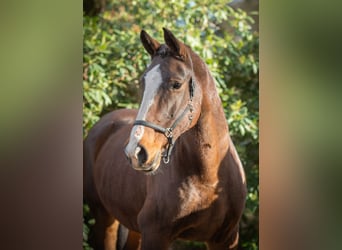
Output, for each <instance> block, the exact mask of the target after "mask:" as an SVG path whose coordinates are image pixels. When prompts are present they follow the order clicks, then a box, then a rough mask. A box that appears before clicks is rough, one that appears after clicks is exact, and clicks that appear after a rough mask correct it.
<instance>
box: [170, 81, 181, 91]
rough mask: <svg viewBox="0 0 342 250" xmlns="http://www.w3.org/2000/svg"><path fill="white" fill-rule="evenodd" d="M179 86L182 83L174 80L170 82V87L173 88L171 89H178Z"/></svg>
mask: <svg viewBox="0 0 342 250" xmlns="http://www.w3.org/2000/svg"><path fill="white" fill-rule="evenodd" d="M181 86H182V84H181V83H179V82H174V83H172V88H173V89H179V88H180V87H181Z"/></svg>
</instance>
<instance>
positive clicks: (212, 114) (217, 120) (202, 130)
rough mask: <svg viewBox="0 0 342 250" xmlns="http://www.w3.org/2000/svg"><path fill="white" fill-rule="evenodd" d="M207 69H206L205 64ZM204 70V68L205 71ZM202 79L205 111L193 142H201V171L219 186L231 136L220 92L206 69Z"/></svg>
mask: <svg viewBox="0 0 342 250" xmlns="http://www.w3.org/2000/svg"><path fill="white" fill-rule="evenodd" d="M202 66H203V67H205V68H206V65H204V63H203V64H202ZM202 70H203V69H202ZM202 72H207V73H206V75H202V76H201V80H202V81H203V83H201V89H202V108H201V115H200V117H199V120H198V121H197V124H196V126H194V127H193V129H192V136H194V137H193V138H192V139H193V140H196V141H197V145H198V147H196V148H195V149H193V150H195V151H196V152H195V155H196V158H197V159H198V162H199V164H196V165H197V167H199V168H200V169H199V171H200V173H201V176H202V177H203V179H205V181H206V182H208V183H215V181H216V180H217V173H218V170H219V167H220V164H221V162H222V160H223V158H224V157H225V155H226V153H227V151H228V147H229V143H230V137H229V133H228V125H227V121H226V118H225V115H224V111H223V107H222V103H221V100H220V97H219V95H218V93H217V90H216V86H215V82H214V79H213V78H212V76H211V75H210V73H209V70H208V69H207V68H206V70H205V71H202Z"/></svg>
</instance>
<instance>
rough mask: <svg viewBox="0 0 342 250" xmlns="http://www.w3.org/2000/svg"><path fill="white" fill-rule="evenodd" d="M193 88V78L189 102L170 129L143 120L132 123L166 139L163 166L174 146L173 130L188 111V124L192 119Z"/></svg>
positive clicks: (168, 159)
mask: <svg viewBox="0 0 342 250" xmlns="http://www.w3.org/2000/svg"><path fill="white" fill-rule="evenodd" d="M194 88H195V80H194V79H193V78H191V83H190V84H189V92H190V101H189V103H188V105H187V106H186V108H185V109H184V110H183V112H182V114H181V115H180V116H179V117H178V118H177V119H176V120H175V122H174V123H173V124H172V126H171V127H168V128H163V127H161V126H159V125H157V124H154V123H152V122H148V121H145V120H136V121H135V122H134V123H133V126H135V125H141V126H145V127H149V128H152V129H154V130H155V131H156V132H159V133H162V134H163V135H164V136H165V137H166V139H167V148H166V152H165V153H164V154H163V161H164V163H165V164H167V163H169V162H170V155H171V151H172V148H173V146H174V140H173V130H174V129H175V128H176V127H177V125H178V123H179V122H180V121H181V120H182V119H183V117H184V116H185V114H186V113H187V112H188V111H190V115H189V120H190V122H191V121H192V118H193V116H192V112H193V106H192V98H193V96H194Z"/></svg>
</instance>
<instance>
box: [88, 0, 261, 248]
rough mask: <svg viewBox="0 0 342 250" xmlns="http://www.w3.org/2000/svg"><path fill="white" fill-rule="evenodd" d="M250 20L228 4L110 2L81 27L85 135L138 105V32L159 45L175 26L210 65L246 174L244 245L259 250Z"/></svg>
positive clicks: (142, 63) (255, 66)
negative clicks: (104, 118)
mask: <svg viewBox="0 0 342 250" xmlns="http://www.w3.org/2000/svg"><path fill="white" fill-rule="evenodd" d="M252 23H253V19H252V18H251V17H249V16H248V15H247V14H246V13H245V12H243V11H242V10H234V9H232V8H231V7H229V6H228V5H227V1H215V3H213V1H209V0H201V1H190V0H188V1H187V0H177V1H160V0H157V1H147V0H140V1H132V0H130V1H110V3H108V5H107V8H106V11H105V12H104V13H102V14H101V15H100V16H97V17H86V16H85V17H84V24H83V27H84V31H83V34H84V45H83V46H84V47H83V52H84V56H83V72H84V74H83V79H84V80H83V88H84V94H83V100H84V102H83V110H84V113H83V129H84V130H83V131H84V136H86V135H87V133H88V131H89V129H90V128H91V127H92V126H93V125H94V124H95V123H96V121H97V120H98V119H99V117H101V115H103V114H104V113H107V112H109V111H111V110H114V109H118V108H136V107H138V99H139V98H138V96H139V95H138V80H139V77H140V75H141V73H142V72H143V70H144V69H145V68H146V66H147V64H148V63H149V61H150V57H149V55H148V54H147V53H146V52H145V51H144V49H143V46H142V45H141V42H140V38H139V33H140V31H141V29H145V30H146V31H147V32H148V33H149V34H150V35H151V36H152V37H154V38H156V39H157V40H159V41H163V38H162V27H166V28H168V29H170V30H171V31H172V32H173V33H174V34H175V35H176V36H177V37H178V38H179V39H180V40H182V41H184V42H185V43H186V44H188V45H189V46H190V47H191V48H192V49H193V50H194V51H196V52H197V53H198V54H199V55H200V56H201V57H202V58H203V60H205V62H206V63H207V64H208V66H209V68H210V70H211V72H212V74H213V76H214V78H215V79H216V82H217V88H218V91H219V94H220V97H221V99H222V103H223V106H224V110H225V114H226V117H227V122H228V123H229V128H230V133H231V135H232V137H233V141H234V143H235V145H236V147H237V150H238V152H239V155H240V158H241V161H242V163H243V165H244V167H245V171H246V174H247V184H248V192H249V193H248V197H247V203H246V209H245V212H244V216H243V220H242V223H241V233H240V241H241V244H242V247H243V249H248V250H256V249H258V211H259V178H258V176H259V165H258V146H259V143H258V139H259V137H258V132H259V130H258V120H259V112H258V109H259V105H258V104H259V102H258V95H259V90H258V83H259V80H258V73H259V61H258V58H259V54H258V47H259V39H258V33H257V32H255V31H254V32H253V31H252V30H251V24H252ZM85 213H87V212H86V211H85ZM85 224H87V225H89V223H88V222H87V221H86V222H85ZM87 225H85V227H84V239H85V244H86V240H87V233H88V226H87ZM193 244H195V243H193ZM196 244H198V243H196ZM85 247H86V245H85ZM190 249H191V247H190Z"/></svg>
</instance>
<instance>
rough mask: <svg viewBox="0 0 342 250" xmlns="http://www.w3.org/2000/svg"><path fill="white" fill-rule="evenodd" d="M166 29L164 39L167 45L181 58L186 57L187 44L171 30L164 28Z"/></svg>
mask: <svg viewBox="0 0 342 250" xmlns="http://www.w3.org/2000/svg"><path fill="white" fill-rule="evenodd" d="M163 30H164V40H165V43H166V44H167V46H169V48H170V49H171V50H172V51H173V52H175V53H176V54H177V55H178V56H180V57H181V58H183V59H184V58H185V56H186V46H185V44H184V43H182V42H181V41H179V40H178V39H177V38H176V37H175V36H174V35H173V34H172V32H171V31H170V30H168V29H166V28H163Z"/></svg>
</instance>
